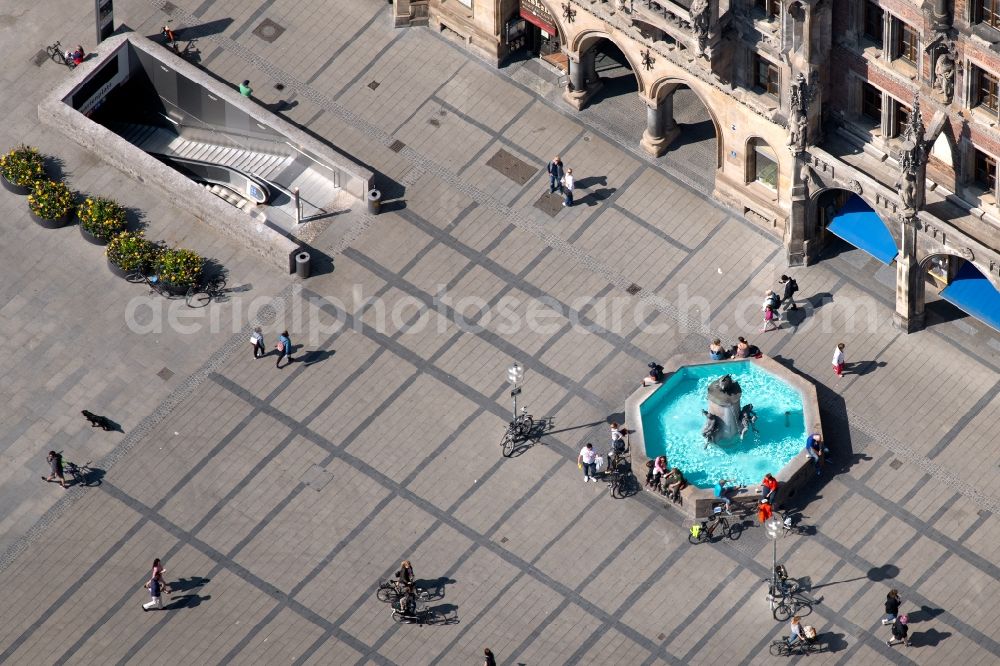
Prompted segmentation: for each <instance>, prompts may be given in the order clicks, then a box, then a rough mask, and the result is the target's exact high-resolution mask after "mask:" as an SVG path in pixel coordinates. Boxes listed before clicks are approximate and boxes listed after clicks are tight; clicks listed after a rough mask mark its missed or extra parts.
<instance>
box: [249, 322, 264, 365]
mask: <svg viewBox="0 0 1000 666" xmlns="http://www.w3.org/2000/svg"><path fill="white" fill-rule="evenodd" d="M250 346H251V347H252V348H253V357H254V358H260V357H261V356H264V354H266V353H267V352H265V351H264V333H263V331H261V330H260V326H258V327H257V328H255V329H253V333H252V334H251V335H250Z"/></svg>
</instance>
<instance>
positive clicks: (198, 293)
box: [184, 287, 212, 308]
mask: <svg viewBox="0 0 1000 666" xmlns="http://www.w3.org/2000/svg"><path fill="white" fill-rule="evenodd" d="M211 300H212V294H210V293H209V292H208V291H206V289H205V288H204V287H191V288H190V289H188V292H187V296H185V298H184V301H185V302H186V303H187V306H188V307H189V308H203V307H205V306H206V305H208V304H209V302H210V301H211Z"/></svg>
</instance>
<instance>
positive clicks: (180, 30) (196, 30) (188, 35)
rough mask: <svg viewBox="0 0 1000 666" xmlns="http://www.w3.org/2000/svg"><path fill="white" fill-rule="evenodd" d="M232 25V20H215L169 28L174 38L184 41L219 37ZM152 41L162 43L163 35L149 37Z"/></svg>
mask: <svg viewBox="0 0 1000 666" xmlns="http://www.w3.org/2000/svg"><path fill="white" fill-rule="evenodd" d="M232 24H233V19H231V18H224V19H216V20H214V21H206V22H205V23H199V24H198V25H191V26H185V27H174V26H170V27H171V28H172V29H173V31H174V38H175V39H176V40H178V41H180V40H184V39H199V38H201V37H209V36H211V35H221V34H222V33H224V32H226V30H228V29H229V26H231V25H232ZM149 38H150V39H152V40H158V41H160V42H162V41H163V35H162V34H160V33H157V34H155V35H149Z"/></svg>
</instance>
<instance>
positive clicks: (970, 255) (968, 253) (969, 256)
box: [956, 247, 976, 261]
mask: <svg viewBox="0 0 1000 666" xmlns="http://www.w3.org/2000/svg"><path fill="white" fill-rule="evenodd" d="M956 249H957V250H958V253H959V254H960V255H962V258H963V259H966V260H967V261H972V260H973V259H975V258H976V254H975V253H974V252H973V251H972V249H971V248H967V247H959V248H956Z"/></svg>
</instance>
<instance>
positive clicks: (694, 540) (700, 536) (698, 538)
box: [688, 530, 705, 546]
mask: <svg viewBox="0 0 1000 666" xmlns="http://www.w3.org/2000/svg"><path fill="white" fill-rule="evenodd" d="M704 534H705V530H702V531H701V532H699V533H698V536H695V535H693V534H691V530H688V543H689V544H691V545H692V546H696V545H698V544H699V543H701V542H702V541H704V540H705V537H704Z"/></svg>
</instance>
